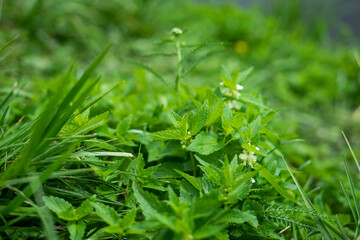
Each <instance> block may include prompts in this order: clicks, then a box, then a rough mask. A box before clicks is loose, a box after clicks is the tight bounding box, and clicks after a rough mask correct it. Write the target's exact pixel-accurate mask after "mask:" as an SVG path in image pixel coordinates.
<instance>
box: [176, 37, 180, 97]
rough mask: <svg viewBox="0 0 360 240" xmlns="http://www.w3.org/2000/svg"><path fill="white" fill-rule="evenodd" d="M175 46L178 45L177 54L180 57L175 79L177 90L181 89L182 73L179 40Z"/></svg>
mask: <svg viewBox="0 0 360 240" xmlns="http://www.w3.org/2000/svg"><path fill="white" fill-rule="evenodd" d="M175 46H176V55H177V58H178V74H177V76H176V80H175V90H176V91H177V90H178V89H179V82H180V79H181V75H182V55H181V44H180V41H179V40H176V42H175Z"/></svg>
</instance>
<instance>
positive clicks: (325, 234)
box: [281, 156, 334, 240]
mask: <svg viewBox="0 0 360 240" xmlns="http://www.w3.org/2000/svg"><path fill="white" fill-rule="evenodd" d="M281 157H282V159H283V160H284V163H285V166H286V168H287V170H288V172H289V173H290V175H291V177H292V179H293V180H294V182H295V185H296V187H297V189H298V190H299V192H300V195H301V197H302V199H303V201H304V203H305V206H306V207H307V208H308V209H309V210H311V211H314V213H317V211H316V209H315V207H314V205H313V204H312V203H311V201H310V199H309V198H308V196H307V195H306V194H305V192H304V190H303V189H302V187H301V186H300V184H299V183H298V181H297V179H296V178H295V176H294V174H293V173H292V172H291V169H290V167H289V166H288V164H287V163H286V161H285V159H284V157H283V156H281ZM312 218H313V219H314V221H315V223H316V225H317V227H318V228H319V231H320V232H321V233H322V235H323V237H324V238H325V239H326V240H333V239H334V238H333V236H332V235H331V233H330V232H329V230H328V229H327V227H326V226H325V223H324V222H323V221H322V219H321V218H320V217H318V216H317V215H316V214H312Z"/></svg>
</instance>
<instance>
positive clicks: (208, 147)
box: [186, 133, 224, 155]
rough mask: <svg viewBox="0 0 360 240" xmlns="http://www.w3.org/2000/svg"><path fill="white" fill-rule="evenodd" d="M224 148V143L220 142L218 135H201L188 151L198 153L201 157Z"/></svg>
mask: <svg viewBox="0 0 360 240" xmlns="http://www.w3.org/2000/svg"><path fill="white" fill-rule="evenodd" d="M223 147H224V143H223V142H218V135H217V134H216V133H200V134H198V135H197V136H196V137H195V139H194V141H193V142H192V143H191V144H190V145H189V146H188V147H187V148H186V150H188V151H192V152H197V153H199V154H201V155H209V154H211V153H213V152H215V151H218V150H220V149H221V148H223Z"/></svg>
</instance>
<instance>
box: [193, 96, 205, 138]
mask: <svg viewBox="0 0 360 240" xmlns="http://www.w3.org/2000/svg"><path fill="white" fill-rule="evenodd" d="M208 114H209V109H208V103H207V102H205V103H204V104H203V105H202V107H201V108H200V110H199V111H198V112H197V113H196V114H195V115H194V116H192V117H191V118H190V119H189V125H190V129H189V131H190V135H191V136H194V135H196V134H197V133H198V132H199V131H200V130H201V129H202V128H203V127H204V126H205V124H206V122H207V117H208Z"/></svg>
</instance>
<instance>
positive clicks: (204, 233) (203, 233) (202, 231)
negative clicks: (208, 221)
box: [194, 225, 226, 239]
mask: <svg viewBox="0 0 360 240" xmlns="http://www.w3.org/2000/svg"><path fill="white" fill-rule="evenodd" d="M225 227H226V226H224V225H203V226H202V227H200V228H199V229H197V230H196V231H195V233H194V239H203V238H209V237H211V236H214V235H215V234H217V233H218V232H220V231H222V230H223V229H224V228H225Z"/></svg>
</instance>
